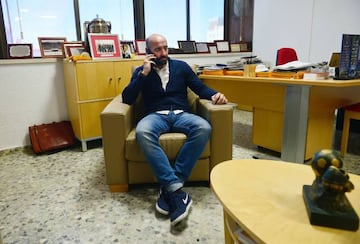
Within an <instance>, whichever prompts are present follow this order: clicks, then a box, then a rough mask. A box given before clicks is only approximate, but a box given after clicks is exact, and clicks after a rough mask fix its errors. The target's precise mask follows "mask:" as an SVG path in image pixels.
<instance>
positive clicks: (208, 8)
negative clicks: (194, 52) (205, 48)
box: [190, 0, 224, 42]
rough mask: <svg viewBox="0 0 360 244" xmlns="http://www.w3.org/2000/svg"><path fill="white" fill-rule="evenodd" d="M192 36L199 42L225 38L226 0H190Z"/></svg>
mask: <svg viewBox="0 0 360 244" xmlns="http://www.w3.org/2000/svg"><path fill="white" fill-rule="evenodd" d="M190 37H191V38H190V39H191V40H196V41H197V42H213V41H214V40H223V39H224V0H212V1H208V0H195V1H194V0H193V1H190Z"/></svg>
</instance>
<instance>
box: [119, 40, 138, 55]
mask: <svg viewBox="0 0 360 244" xmlns="http://www.w3.org/2000/svg"><path fill="white" fill-rule="evenodd" d="M120 47H121V55H122V57H123V58H131V55H132V54H134V53H135V47H134V42H133V41H120Z"/></svg>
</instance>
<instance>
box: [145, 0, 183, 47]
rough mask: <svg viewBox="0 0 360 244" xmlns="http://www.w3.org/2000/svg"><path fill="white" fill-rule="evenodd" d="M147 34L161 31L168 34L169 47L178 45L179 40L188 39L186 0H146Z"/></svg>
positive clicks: (160, 32)
mask: <svg viewBox="0 0 360 244" xmlns="http://www.w3.org/2000/svg"><path fill="white" fill-rule="evenodd" d="M144 19H145V21H144V22H145V36H146V37H147V36H149V35H150V34H153V33H159V34H162V35H164V36H166V38H167V41H168V46H169V47H176V48H177V47H178V43H177V41H178V40H186V1H185V0H167V1H164V0H145V1H144Z"/></svg>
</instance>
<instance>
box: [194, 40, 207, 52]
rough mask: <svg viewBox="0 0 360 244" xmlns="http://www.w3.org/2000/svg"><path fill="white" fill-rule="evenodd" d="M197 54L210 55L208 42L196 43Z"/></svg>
mask: <svg viewBox="0 0 360 244" xmlns="http://www.w3.org/2000/svg"><path fill="white" fill-rule="evenodd" d="M196 52H197V53H210V50H209V46H208V43H207V42H196Z"/></svg>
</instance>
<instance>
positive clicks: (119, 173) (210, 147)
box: [100, 90, 233, 192]
mask: <svg viewBox="0 0 360 244" xmlns="http://www.w3.org/2000/svg"><path fill="white" fill-rule="evenodd" d="M188 100H189V105H190V107H191V109H192V112H194V113H196V114H198V115H200V116H202V117H203V118H205V119H206V120H208V121H209V122H210V124H211V126H212V133H211V138H210V140H209V142H208V143H207V145H206V147H205V149H204V151H203V153H202V155H201V156H200V158H199V160H198V161H197V163H196V164H195V167H194V169H193V171H192V173H191V175H190V178H189V181H209V179H210V178H209V176H210V171H211V169H212V168H213V167H214V166H215V165H216V164H218V163H220V162H222V161H225V160H229V159H231V158H232V133H233V126H232V123H233V107H232V106H231V105H213V104H212V103H211V101H208V100H204V99H199V98H198V97H197V96H196V95H195V94H194V93H193V92H192V91H190V90H189V92H188ZM142 111H143V109H142V99H141V96H139V97H138V99H137V101H136V103H135V104H133V105H132V106H129V105H127V104H125V103H122V97H121V95H118V96H117V97H115V98H114V99H113V100H112V101H111V102H110V103H109V104H108V105H107V106H106V107H105V109H104V110H103V111H102V113H101V115H100V117H101V129H102V138H103V150H104V157H105V168H106V181H107V184H108V185H109V188H110V191H111V192H125V191H128V190H129V185H131V184H140V183H153V182H156V178H155V176H154V174H153V173H152V171H151V168H150V166H149V164H148V163H147V162H146V161H145V158H144V156H143V154H142V152H141V150H140V147H139V146H138V144H137V142H136V140H135V125H136V123H137V121H139V119H140V118H141V115H142ZM185 140H186V136H185V135H184V134H182V133H166V134H163V135H161V136H160V144H161V146H162V148H163V149H164V151H165V153H166V155H167V156H168V158H169V160H170V161H171V162H173V161H174V160H175V158H176V155H177V153H178V152H179V150H180V148H181V146H182V145H183V143H184V142H185Z"/></svg>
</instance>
